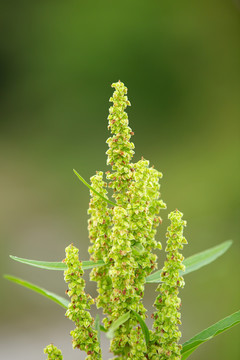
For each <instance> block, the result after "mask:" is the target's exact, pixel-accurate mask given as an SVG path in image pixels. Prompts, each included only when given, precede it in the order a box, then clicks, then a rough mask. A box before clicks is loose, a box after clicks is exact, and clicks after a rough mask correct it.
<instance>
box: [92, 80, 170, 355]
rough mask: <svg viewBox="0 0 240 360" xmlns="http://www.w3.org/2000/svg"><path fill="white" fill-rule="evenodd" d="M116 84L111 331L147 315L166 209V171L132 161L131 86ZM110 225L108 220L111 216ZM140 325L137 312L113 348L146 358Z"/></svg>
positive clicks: (111, 141)
mask: <svg viewBox="0 0 240 360" xmlns="http://www.w3.org/2000/svg"><path fill="white" fill-rule="evenodd" d="M112 86H113V87H114V88H115V92H114V94H113V97H112V98H110V101H112V102H113V106H112V107H110V110H109V112H110V114H109V117H108V119H109V128H110V130H111V133H112V134H113V136H112V137H111V138H109V139H108V140H107V143H108V145H109V150H108V151H107V155H108V160H107V163H108V164H110V165H111V166H112V170H113V173H110V171H109V172H107V178H108V179H110V180H111V182H110V184H109V187H111V188H113V191H114V193H113V197H114V198H115V202H116V206H115V207H114V208H113V209H111V213H110V214H111V224H112V228H111V231H109V232H108V233H109V239H107V240H106V239H105V243H107V244H109V247H108V249H109V253H108V254H109V262H110V267H109V272H108V275H109V276H110V279H111V283H110V281H109V282H108V283H107V284H106V285H107V286H108V289H110V291H109V294H110V301H109V299H108V302H109V308H108V311H107V312H106V313H107V314H108V315H109V316H108V318H105V319H104V325H105V327H106V329H108V328H109V326H110V325H111V323H113V322H115V321H116V320H117V319H118V318H119V317H120V316H122V315H124V314H125V313H126V312H128V311H130V310H134V311H135V312H137V313H138V315H139V316H141V317H142V319H143V320H144V319H145V315H144V314H145V312H146V309H145V308H144V306H143V304H142V298H143V295H144V285H145V279H146V276H148V275H149V274H150V273H151V272H152V271H153V269H155V268H156V266H157V262H156V260H157V257H156V255H155V254H153V252H152V251H153V250H154V249H156V248H161V244H160V243H158V244H157V242H156V241H155V233H156V227H157V226H158V225H159V223H160V222H161V219H160V217H159V216H158V214H159V211H160V209H161V208H164V207H165V204H164V203H163V202H162V200H160V192H159V189H160V185H159V179H160V178H161V177H162V174H161V173H160V172H158V171H157V170H155V169H153V168H149V162H148V161H147V160H144V159H142V160H140V161H138V162H137V163H136V164H134V163H131V159H132V156H133V154H134V151H133V149H134V145H133V143H131V142H130V138H131V135H133V132H132V130H131V128H130V127H129V126H128V116H127V114H126V112H125V111H124V110H125V109H126V107H127V105H130V103H129V101H128V99H127V96H126V94H127V88H126V87H125V86H124V84H123V83H121V82H118V83H114V84H113V85H112ZM100 184H101V181H100V179H99V185H100ZM96 190H97V187H96ZM98 191H99V190H98ZM107 223H108V219H105V224H107ZM108 229H109V227H108ZM105 230H106V229H105ZM95 231H97V230H95ZM105 233H106V232H105ZM111 284H112V288H110V286H111ZM137 325H138V322H137V320H136V317H135V316H134V315H133V313H131V315H130V319H129V320H128V321H126V323H124V324H122V325H121V326H120V327H119V328H118V329H117V331H116V332H115V334H114V338H113V340H112V341H111V348H110V349H111V351H112V352H113V353H114V354H115V355H118V356H120V355H122V356H123V357H122V358H123V359H129V358H130V359H136V360H137V359H139V360H140V359H143V358H144V353H145V352H146V343H145V340H144V337H143V334H142V330H141V329H140V328H139V327H138V326H137Z"/></svg>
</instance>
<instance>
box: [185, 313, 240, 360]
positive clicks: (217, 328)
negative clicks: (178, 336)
mask: <svg viewBox="0 0 240 360" xmlns="http://www.w3.org/2000/svg"><path fill="white" fill-rule="evenodd" d="M238 323H240V310H239V311H237V312H235V313H234V314H232V315H229V316H227V317H226V318H224V319H222V320H220V321H218V322H217V323H216V324H214V325H212V326H210V327H209V328H207V329H205V330H203V331H201V332H200V333H199V334H197V335H195V336H194V337H192V338H191V339H190V340H188V341H186V342H185V343H184V344H183V347H182V360H185V359H187V358H188V356H189V355H190V354H191V353H192V352H193V351H195V350H196V349H197V348H198V346H199V345H201V344H202V343H204V342H206V341H208V340H210V339H212V338H213V337H214V336H217V335H218V334H221V333H222V332H223V331H226V330H228V329H230V328H231V327H233V326H235V325H237V324H238Z"/></svg>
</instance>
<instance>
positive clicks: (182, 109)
mask: <svg viewBox="0 0 240 360" xmlns="http://www.w3.org/2000/svg"><path fill="white" fill-rule="evenodd" d="M0 7H1V11H0V19H1V47H0V72H1V85H0V86H1V89H0V92H1V98H0V102H1V104H0V109H1V110H0V111H1V123H0V126H1V132H0V158H1V176H0V191H1V205H0V213H1V216H0V239H1V262H0V269H1V274H3V273H9V274H12V275H18V276H20V277H22V278H25V279H27V280H29V281H32V282H35V283H36V284H38V285H40V286H43V287H45V288H47V289H51V290H52V291H55V292H57V293H59V294H63V293H64V291H65V288H66V286H65V284H64V282H63V280H62V274H60V273H58V272H47V271H44V270H42V271H41V270H38V269H34V268H28V267H27V266H25V265H23V264H18V263H14V262H13V261H12V260H10V259H9V257H8V255H9V254H13V255H16V256H20V257H26V258H30V259H31V258H33V259H39V260H41V259H42V260H44V259H45V260H61V259H62V258H63V257H64V248H65V247H66V246H67V245H68V244H69V243H71V242H73V243H74V244H75V245H76V246H79V247H80V254H81V258H82V259H84V260H86V259H87V258H88V253H87V247H88V236H87V208H88V202H89V192H88V190H87V189H86V188H85V187H84V186H83V185H82V184H81V183H80V182H79V181H78V179H77V178H76V177H75V176H74V174H73V172H72V169H73V168H75V169H77V170H78V171H79V172H80V173H81V175H82V176H83V177H84V178H85V179H87V180H88V179H89V178H90V176H92V175H93V174H94V173H95V170H107V167H106V156H105V151H106V150H107V145H106V143H105V140H106V139H107V137H108V136H109V133H108V131H107V120H106V118H107V116H108V107H109V102H108V99H109V97H110V96H111V93H112V88H111V87H110V85H111V83H112V82H115V81H118V80H119V79H121V81H123V82H124V83H125V85H126V86H127V87H128V89H129V93H128V95H129V99H130V101H131V104H132V107H131V108H129V110H128V114H129V119H130V126H131V127H132V129H133V131H134V132H135V136H134V138H133V141H134V142H135V145H136V154H135V161H137V160H138V159H139V158H140V157H141V156H142V155H143V156H144V157H145V158H146V159H149V160H150V161H151V164H154V165H155V167H156V168H157V169H159V170H161V171H162V172H163V174H164V177H163V179H162V182H161V184H162V185H161V186H162V187H161V190H162V197H163V199H164V201H165V202H166V203H167V205H168V211H171V210H173V209H175V208H176V207H177V208H178V209H179V210H181V211H182V212H183V213H184V218H185V219H186V220H187V221H188V227H187V230H186V237H187V239H188V242H189V245H188V246H186V248H185V249H184V255H185V256H189V255H192V254H194V253H195V252H198V251H202V250H204V249H206V248H209V247H211V246H214V245H217V244H219V243H220V242H222V241H225V240H227V239H233V240H234V245H233V246H232V248H231V249H230V250H229V251H228V253H227V254H225V255H224V256H223V257H222V258H220V259H218V260H217V261H216V262H215V263H214V264H211V265H209V266H208V267H206V268H203V269H201V270H199V271H198V272H196V273H193V274H191V275H188V276H187V277H186V287H185V290H184V292H183V293H182V294H181V297H182V300H183V308H182V320H183V326H182V329H181V330H182V332H183V341H185V340H187V339H188V338H189V337H191V336H192V335H194V334H196V333H197V332H199V331H201V330H202V329H204V328H205V327H207V326H209V325H211V324H213V323H214V322H216V321H218V320H219V319H221V318H223V317H225V316H227V315H229V314H231V313H233V312H235V311H237V310H238V309H239V303H240V287H239V270H240V265H239V255H240V242H239V215H240V212H239V206H240V201H239V180H240V179H239V178H240V169H239V135H240V129H239V128H240V126H239V119H240V101H239V96H240V11H239V10H240V7H239V1H237V0H236V1H235V2H234V1H230V0H208V1H207V0H202V1H192V2H190V1H184V0H183V1H176V2H170V1H159V0H158V1H139V0H138V1H136V0H131V1H121V2H116V4H115V2H109V1H101V2H100V1H89V2H87V1H85V2H83V1H73V0H70V1H67V2H65V1H53V0H52V1H51V0H50V1H29V0H25V1H24V0H23V1H11V0H10V1H2V2H1V5H0ZM162 217H163V220H164V222H163V225H162V226H161V229H160V230H159V232H158V236H157V239H158V240H162V242H163V243H164V242H165V240H164V233H165V230H166V227H167V225H168V220H167V211H165V212H162ZM163 259H164V253H163V252H162V253H160V260H159V261H160V266H161V264H162V262H163ZM0 282H1V307H0V309H1V327H0V339H1V340H0V353H1V358H4V359H9V360H13V359H15V358H16V357H17V358H18V359H19V360H21V359H24V360H28V359H29V360H30V359H33V358H34V359H35V360H38V359H44V358H45V356H44V355H43V354H42V348H43V347H45V346H46V345H47V344H49V343H50V342H54V344H55V345H57V346H59V347H61V348H62V349H63V352H64V354H65V359H72V360H74V359H79V358H80V359H84V358H85V356H84V354H83V353H81V355H80V357H79V353H78V351H77V352H75V351H72V350H71V339H70V337H69V335H68V334H69V331H70V329H71V328H72V324H71V323H70V322H69V321H68V320H67V319H65V318H64V311H63V310H62V309H61V308H60V307H58V306H57V305H56V306H55V305H54V304H52V303H51V302H50V301H48V300H47V299H44V298H41V297H40V296H38V295H35V294H32V293H30V291H28V290H25V289H21V288H20V287H18V286H17V285H14V284H10V283H7V281H5V280H3V279H1V280H0ZM87 289H88V291H89V292H91V294H92V295H95V294H96V293H95V290H94V284H93V283H88V285H87ZM154 290H155V286H154V285H150V286H149V289H148V290H147V294H146V296H145V299H144V302H145V303H146V305H147V306H148V309H149V314H151V312H152V308H151V304H152V303H153V301H154V297H155V292H154ZM239 335H240V328H239V327H235V328H233V329H232V330H231V331H229V332H227V333H225V334H222V335H220V336H219V337H217V338H215V339H213V340H211V342H209V343H207V344H205V345H202V347H200V348H199V349H198V350H197V351H196V352H195V353H194V354H193V355H192V357H191V358H192V359H195V360H200V359H203V358H204V359H218V360H225V359H231V360H237V359H239V358H240V345H239ZM106 348H107V346H106ZM110 356H111V355H109V354H108V353H107V350H105V352H104V358H105V359H107V358H109V357H110Z"/></svg>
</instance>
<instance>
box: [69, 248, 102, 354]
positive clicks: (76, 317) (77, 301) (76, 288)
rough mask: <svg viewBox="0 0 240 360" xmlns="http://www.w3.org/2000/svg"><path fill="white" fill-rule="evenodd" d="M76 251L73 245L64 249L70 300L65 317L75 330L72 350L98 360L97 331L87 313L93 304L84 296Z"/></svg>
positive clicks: (83, 284)
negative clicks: (72, 323)
mask: <svg viewBox="0 0 240 360" xmlns="http://www.w3.org/2000/svg"><path fill="white" fill-rule="evenodd" d="M78 251H79V250H78V249H77V248H76V247H74V246H73V245H69V246H68V247H67V248H66V259H65V260H64V262H65V264H66V265H67V270H66V271H64V278H65V281H66V283H68V290H67V294H68V296H69V297H70V298H71V303H70V304H69V306H68V309H67V312H66V316H67V317H68V318H69V319H70V320H72V321H73V322H74V323H75V325H76V328H75V329H74V330H72V331H71V336H72V338H73V348H79V349H81V350H84V351H86V353H87V355H88V356H87V357H86V360H100V359H102V356H101V349H100V346H99V342H98V337H97V331H96V330H95V329H94V328H93V326H94V319H93V318H92V317H91V315H90V313H89V312H88V311H87V310H88V309H90V306H91V305H92V304H93V303H94V301H93V299H92V298H91V297H90V295H86V294H85V291H84V288H85V281H84V280H83V278H82V275H83V270H82V265H81V262H80V261H79V259H78Z"/></svg>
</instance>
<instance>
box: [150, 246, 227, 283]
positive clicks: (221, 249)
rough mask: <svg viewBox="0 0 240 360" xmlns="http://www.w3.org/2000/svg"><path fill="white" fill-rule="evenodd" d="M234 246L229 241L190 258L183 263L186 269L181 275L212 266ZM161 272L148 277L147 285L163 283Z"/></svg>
mask: <svg viewBox="0 0 240 360" xmlns="http://www.w3.org/2000/svg"><path fill="white" fill-rule="evenodd" d="M231 245H232V240H227V241H225V242H223V243H222V244H220V245H217V246H214V247H212V248H210V249H208V250H205V251H202V252H200V253H198V254H195V255H193V256H190V257H188V258H186V259H185V260H184V261H183V264H184V265H185V267H186V269H185V271H184V272H183V271H180V275H181V276H184V275H187V274H189V273H191V272H193V271H195V270H198V269H200V268H201V267H203V266H205V265H208V264H210V263H211V262H213V261H214V260H216V259H217V258H218V257H219V256H221V255H223V254H224V253H225V252H226V251H227V250H228V249H229V247H230V246H231ZM161 272H162V270H158V271H156V272H154V273H153V274H151V275H149V276H147V278H146V283H160V282H161Z"/></svg>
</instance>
